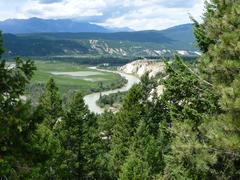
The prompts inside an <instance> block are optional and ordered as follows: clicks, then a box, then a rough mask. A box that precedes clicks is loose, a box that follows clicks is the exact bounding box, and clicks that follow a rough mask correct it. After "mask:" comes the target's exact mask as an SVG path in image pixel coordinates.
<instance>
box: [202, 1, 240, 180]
mask: <svg viewBox="0 0 240 180" xmlns="http://www.w3.org/2000/svg"><path fill="white" fill-rule="evenodd" d="M239 9H240V1H234V0H232V1H225V0H224V1H222V0H211V1H209V2H208V3H207V11H206V13H205V16H204V22H203V24H204V26H203V28H204V29H205V31H206V32H207V33H206V34H203V35H202V36H201V37H200V38H202V39H204V38H206V36H207V37H208V38H210V39H211V40H212V41H213V42H214V43H212V44H211V45H210V46H209V48H208V51H207V52H205V53H204V54H203V56H202V57H201V61H200V64H201V66H200V69H201V72H203V75H204V77H205V78H206V80H208V81H210V82H211V83H212V84H213V86H214V89H215V91H216V92H217V93H219V94H220V97H221V98H220V99H219V106H220V108H221V111H220V112H219V113H218V115H217V116H212V117H210V118H208V119H207V120H206V121H205V123H204V124H203V126H202V131H203V132H204V133H206V136H207V138H208V139H207V141H208V144H209V151H210V152H211V153H210V155H212V156H215V161H213V162H212V163H211V166H210V167H211V168H210V173H211V175H212V176H214V177H217V178H221V179H230V178H232V179H239V178H240V171H239V169H240V166H239V164H240V154H239V147H240V141H239V139H240V136H239V133H240V131H239V128H238V127H239V122H240V118H239V117H240V116H239V114H240V108H239V104H240V103H239V98H240V96H239V92H240V86H239V84H240V82H239V79H240V78H239V76H240V44H239V42H240V23H239V16H240V11H239Z"/></svg>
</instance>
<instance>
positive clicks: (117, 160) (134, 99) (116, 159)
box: [109, 85, 144, 178]
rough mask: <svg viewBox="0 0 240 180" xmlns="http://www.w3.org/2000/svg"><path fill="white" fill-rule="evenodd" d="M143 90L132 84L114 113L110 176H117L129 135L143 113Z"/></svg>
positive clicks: (126, 149) (123, 158) (125, 153)
mask: <svg viewBox="0 0 240 180" xmlns="http://www.w3.org/2000/svg"><path fill="white" fill-rule="evenodd" d="M142 99H143V92H142V91H141V88H140V85H135V86H133V87H132V88H131V89H130V91H129V93H128V94H127V96H126V97H125V99H124V102H123V107H122V108H121V110H120V112H119V113H118V114H117V115H116V116H117V117H116V124H115V125H114V127H113V135H112V143H111V150H110V152H109V154H110V159H109V161H110V162H109V166H110V167H109V168H110V171H111V172H112V173H113V174H112V176H113V177H115V178H117V177H118V175H119V172H120V169H121V166H122V165H123V163H124V161H125V158H126V157H127V156H128V148H129V146H130V144H131V137H132V136H133V135H134V133H135V131H136V128H137V125H138V122H139V120H140V119H141V116H142V114H143V110H144V108H143V104H142V102H141V100H142Z"/></svg>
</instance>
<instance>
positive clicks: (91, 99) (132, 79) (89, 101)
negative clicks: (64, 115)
mask: <svg viewBox="0 0 240 180" xmlns="http://www.w3.org/2000/svg"><path fill="white" fill-rule="evenodd" d="M90 69H95V70H98V71H102V72H111V73H115V74H119V75H120V76H122V77H123V78H125V79H126V80H127V84H125V85H124V86H123V87H121V88H117V89H114V90H109V91H102V92H98V93H92V94H89V95H86V96H84V102H85V104H86V105H87V106H88V108H89V110H90V111H91V112H94V113H96V114H101V113H103V112H104V109H103V108H101V107H99V106H98V105H97V101H98V100H99V98H100V96H101V95H102V96H103V95H110V94H113V93H117V92H126V91H128V90H129V89H130V88H131V87H132V86H133V85H134V84H137V83H139V82H140V79H139V78H138V77H136V76H134V75H130V74H127V73H124V72H120V71H111V70H105V69H97V68H96V67H90Z"/></svg>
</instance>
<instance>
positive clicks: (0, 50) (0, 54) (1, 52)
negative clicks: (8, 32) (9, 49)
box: [0, 31, 4, 58]
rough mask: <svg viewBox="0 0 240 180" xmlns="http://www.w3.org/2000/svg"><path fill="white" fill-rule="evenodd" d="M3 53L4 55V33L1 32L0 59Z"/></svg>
mask: <svg viewBox="0 0 240 180" xmlns="http://www.w3.org/2000/svg"><path fill="white" fill-rule="evenodd" d="M3 53H4V50H3V40H2V31H0V58H1V56H2V54H3Z"/></svg>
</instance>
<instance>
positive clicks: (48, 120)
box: [39, 78, 63, 129]
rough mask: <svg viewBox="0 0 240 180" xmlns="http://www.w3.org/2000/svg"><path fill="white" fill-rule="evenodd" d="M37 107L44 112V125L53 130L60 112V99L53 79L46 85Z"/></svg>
mask: <svg viewBox="0 0 240 180" xmlns="http://www.w3.org/2000/svg"><path fill="white" fill-rule="evenodd" d="M39 106H40V107H41V108H42V109H43V110H44V112H45V120H44V123H45V125H46V126H47V127H48V128H50V129H53V127H54V125H55V123H56V122H57V120H58V119H59V118H61V115H62V114H63V112H62V99H61V97H60V94H59V91H58V87H57V86H56V84H55V81H54V79H52V78H51V79H49V81H48V82H47V84H46V87H45V91H44V93H43V95H42V96H41V97H40V101H39Z"/></svg>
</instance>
